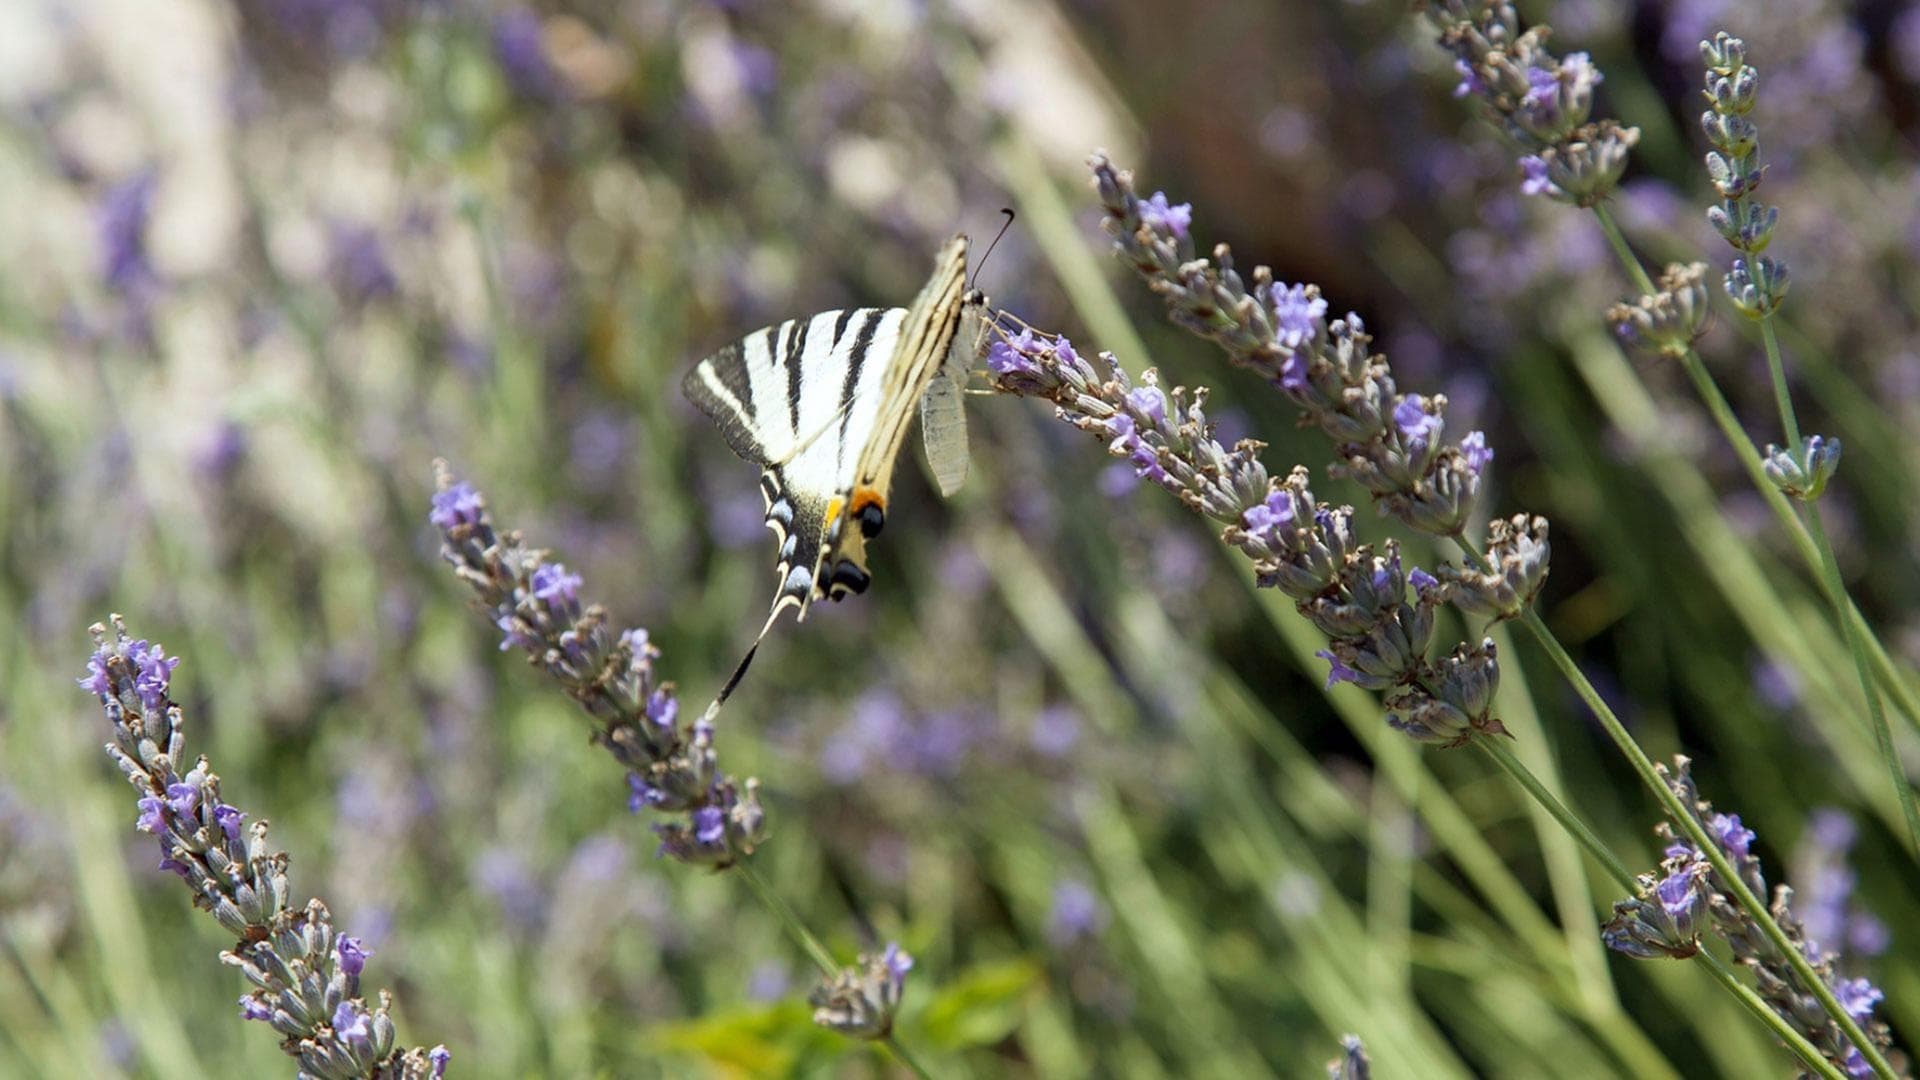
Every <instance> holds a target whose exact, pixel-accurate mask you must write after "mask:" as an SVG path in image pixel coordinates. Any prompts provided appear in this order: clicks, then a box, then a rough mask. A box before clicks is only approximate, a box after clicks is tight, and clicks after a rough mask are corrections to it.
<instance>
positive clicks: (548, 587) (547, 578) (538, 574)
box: [529, 563, 580, 606]
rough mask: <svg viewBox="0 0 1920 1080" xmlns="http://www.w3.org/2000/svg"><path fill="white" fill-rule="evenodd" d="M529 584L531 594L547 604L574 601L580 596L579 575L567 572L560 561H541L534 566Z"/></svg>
mask: <svg viewBox="0 0 1920 1080" xmlns="http://www.w3.org/2000/svg"><path fill="white" fill-rule="evenodd" d="M529 584H531V585H532V586H533V595H534V596H536V597H538V598H539V599H541V600H545V601H546V602H547V604H548V605H549V606H555V605H560V604H572V603H575V602H576V601H577V600H578V599H579V596H580V575H579V574H569V573H567V568H566V567H565V566H564V565H562V564H560V563H541V564H540V565H539V566H538V567H535V568H534V571H533V574H532V576H531V578H530V581H529Z"/></svg>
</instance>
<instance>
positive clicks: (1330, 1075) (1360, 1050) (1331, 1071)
mask: <svg viewBox="0 0 1920 1080" xmlns="http://www.w3.org/2000/svg"><path fill="white" fill-rule="evenodd" d="M1372 1076H1373V1062H1372V1061H1371V1060H1369V1059H1368V1057H1367V1048H1366V1046H1365V1045H1364V1044H1363V1043H1361V1041H1360V1036H1358V1035H1342V1036H1340V1056H1339V1057H1337V1058H1334V1059H1333V1060H1332V1061H1329V1062H1327V1080H1371V1078H1372Z"/></svg>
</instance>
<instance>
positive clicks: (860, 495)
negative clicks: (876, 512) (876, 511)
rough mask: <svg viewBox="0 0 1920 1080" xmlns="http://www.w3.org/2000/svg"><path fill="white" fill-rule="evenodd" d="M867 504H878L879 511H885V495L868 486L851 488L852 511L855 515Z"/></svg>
mask: <svg viewBox="0 0 1920 1080" xmlns="http://www.w3.org/2000/svg"><path fill="white" fill-rule="evenodd" d="M869 506H878V507H879V508H880V512H881V513H883V514H884V513H886V512H887V497H886V496H885V495H882V494H880V493H879V492H878V491H875V490H874V489H872V488H870V487H861V488H854V489H853V512H854V513H855V514H856V515H857V514H859V513H860V511H862V510H865V509H866V508H867V507H869Z"/></svg>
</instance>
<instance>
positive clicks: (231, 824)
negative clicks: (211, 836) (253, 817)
mask: <svg viewBox="0 0 1920 1080" xmlns="http://www.w3.org/2000/svg"><path fill="white" fill-rule="evenodd" d="M246 817H247V815H245V814H243V813H241V812H240V809H239V808H238V807H234V806H228V805H227V804H226V803H221V804H220V805H219V806H216V807H214V808H213V820H214V823H215V824H217V825H219V826H220V829H221V831H222V832H225V833H226V834H227V842H228V843H231V844H237V843H239V842H240V823H241V822H242V821H244V820H246Z"/></svg>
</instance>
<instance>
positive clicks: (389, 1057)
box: [79, 615, 452, 1080]
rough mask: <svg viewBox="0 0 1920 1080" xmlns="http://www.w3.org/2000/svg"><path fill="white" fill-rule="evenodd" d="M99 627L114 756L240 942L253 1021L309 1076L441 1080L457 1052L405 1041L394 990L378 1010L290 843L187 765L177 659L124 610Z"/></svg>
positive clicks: (98, 683) (168, 850)
mask: <svg viewBox="0 0 1920 1080" xmlns="http://www.w3.org/2000/svg"><path fill="white" fill-rule="evenodd" d="M110 621H111V622H112V624H113V625H112V630H111V632H109V630H108V628H107V627H105V626H102V625H100V624H98V623H96V624H94V627H93V638H94V643H95V648H94V652H93V656H92V657H91V658H90V659H89V660H88V661H87V675H86V677H85V678H83V679H81V680H79V682H80V686H81V688H82V689H84V690H87V691H89V692H90V693H92V694H93V695H94V696H95V697H97V698H98V699H99V701H100V705H101V708H102V709H104V710H105V712H106V717H107V722H108V723H109V724H111V725H112V727H113V736H114V739H113V742H111V743H108V744H107V747H106V750H107V754H108V756H110V757H111V758H113V761H114V764H116V765H118V766H119V767H120V771H121V772H123V773H125V774H126V777H127V781H128V782H129V783H131V784H132V785H133V787H134V790H135V791H137V792H139V793H140V797H139V800H138V801H139V809H140V814H139V817H138V818H137V819H136V821H135V823H134V824H135V827H136V828H138V829H139V830H140V831H141V832H144V833H147V834H149V835H151V836H153V837H154V838H155V839H156V840H158V842H159V845H160V867H161V868H162V869H164V870H171V871H172V872H173V873H175V874H177V875H179V877H180V879H181V880H182V881H184V882H186V883H187V886H188V887H189V888H191V889H192V890H193V904H194V906H195V907H197V908H199V909H200V910H202V911H205V912H207V913H208V914H210V915H212V916H213V918H214V920H215V921H216V922H218V923H219V924H220V925H221V927H222V928H223V929H225V930H226V931H228V932H229V933H231V934H233V935H234V936H235V937H236V938H238V939H239V940H238V941H237V942H236V943H235V944H234V947H233V948H231V949H228V950H224V951H222V952H221V953H220V961H221V963H224V964H228V965H231V966H232V967H235V968H238V969H239V970H240V973H241V974H242V975H244V976H245V977H246V979H247V981H248V982H250V983H252V984H253V986H254V987H255V989H254V990H253V991H251V992H250V993H248V994H246V995H245V996H243V997H241V998H240V1015H241V1017H242V1018H243V1019H247V1020H258V1021H261V1022H263V1023H265V1024H267V1026H269V1027H271V1028H272V1029H273V1030H274V1031H276V1032H279V1033H280V1034H281V1035H282V1036H283V1037H284V1038H283V1041H282V1042H281V1044H280V1048H281V1050H282V1051H284V1052H285V1053H286V1054H287V1055H288V1056H289V1057H292V1058H293V1059H294V1060H295V1061H296V1062H297V1063H298V1065H299V1068H298V1073H297V1075H298V1076H300V1077H301V1078H302V1080H307V1078H312V1080H389V1078H403V1080H438V1078H439V1077H441V1076H443V1075H445V1073H446V1069H447V1063H448V1062H449V1061H450V1060H451V1059H452V1054H451V1053H450V1052H449V1051H448V1050H447V1048H446V1047H444V1046H436V1047H434V1048H433V1049H431V1050H428V1049H426V1048H423V1047H411V1048H408V1047H402V1046H399V1045H397V1036H398V1033H397V1032H396V1030H395V1028H394V1024H393V1018H392V1015H391V1014H392V1009H393V996H392V994H390V993H389V992H388V991H386V990H381V991H380V992H379V995H378V996H377V998H376V1002H377V1004H374V1005H372V1006H371V1007H369V1005H368V1002H367V999H366V997H365V996H364V995H363V994H362V992H361V987H360V975H361V973H362V972H363V971H364V970H365V969H366V963H367V958H368V957H369V956H371V955H372V952H371V951H370V950H368V949H366V948H364V947H363V946H362V945H361V943H360V940H359V939H358V938H355V937H353V936H351V935H348V934H342V933H339V932H338V931H336V930H335V929H334V926H333V916H332V914H331V913H329V912H328V911H327V906H326V905H325V904H324V903H322V902H321V901H320V900H318V899H311V900H308V901H307V903H306V906H305V907H304V908H295V907H293V906H292V893H291V884H290V882H289V881H288V878H287V866H288V864H289V861H290V860H289V859H288V857H287V853H286V852H284V851H278V852H276V851H271V850H269V849H268V846H267V823H266V822H265V821H256V822H254V823H253V825H251V826H248V827H247V828H245V829H244V830H243V829H242V824H243V823H244V822H245V820H246V817H247V815H246V814H245V813H243V812H242V811H241V810H240V809H239V808H237V807H235V806H233V805H231V804H229V803H226V802H224V801H222V800H221V797H220V777H219V776H218V775H216V774H215V773H214V771H213V769H212V765H211V763H210V762H209V761H208V760H207V758H206V757H205V755H202V756H201V757H200V758H199V759H197V760H196V761H195V762H194V763H193V766H192V767H191V768H189V769H188V770H187V771H186V772H184V773H182V772H180V771H179V768H180V765H181V764H184V762H185V759H186V752H187V747H186V734H185V728H186V725H185V720H184V717H183V716H182V715H181V712H180V706H179V705H177V704H175V703H174V701H173V700H172V698H171V697H170V696H169V691H170V690H171V687H172V682H173V672H174V670H175V669H176V668H177V667H179V665H180V660H179V658H178V657H170V656H168V655H167V654H166V650H165V649H163V648H161V647H160V645H158V644H157V643H149V642H148V641H146V640H145V639H135V638H133V637H132V636H131V635H129V634H128V633H127V628H126V626H125V625H124V624H123V623H122V622H121V621H120V617H119V616H118V615H115V616H113V618H112V619H111V620H110Z"/></svg>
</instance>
